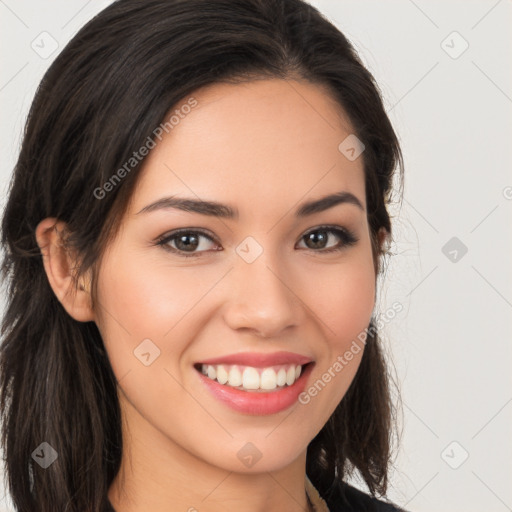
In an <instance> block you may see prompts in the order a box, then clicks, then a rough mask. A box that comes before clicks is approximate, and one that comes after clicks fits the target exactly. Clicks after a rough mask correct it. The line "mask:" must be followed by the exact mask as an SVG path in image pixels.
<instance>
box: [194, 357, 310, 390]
mask: <svg viewBox="0 0 512 512" xmlns="http://www.w3.org/2000/svg"><path fill="white" fill-rule="evenodd" d="M301 372H302V366H301V365H296V364H292V365H278V366H272V367H269V368H253V367H252V366H241V365H225V364H224V365H223V364H219V365H206V364H203V365H202V366H201V373H202V374H203V375H206V376H207V377H208V378H210V379H212V380H217V381H218V382H219V384H224V385H226V384H227V385H228V386H231V387H235V388H242V389H246V390H250V391H255V390H273V389H276V388H278V387H280V388H282V387H284V386H285V385H287V386H291V385H292V384H293V383H294V382H295V381H296V380H297V379H298V378H299V377H300V375H301Z"/></svg>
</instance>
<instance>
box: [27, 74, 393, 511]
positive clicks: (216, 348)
mask: <svg viewBox="0 0 512 512" xmlns="http://www.w3.org/2000/svg"><path fill="white" fill-rule="evenodd" d="M194 98H196V100H197V101H198V106H196V107H195V108H194V109H192V111H191V112H190V113H189V114H187V116H186V117H185V118H184V119H182V120H181V121H180V122H179V124H178V125H176V126H175V127H174V128H173V130H172V131H171V132H170V133H169V134H165V135H164V137H163V139H162V141H161V142H158V144H157V146H156V147H155V148H154V149H152V150H151V152H150V154H149V155H148V157H147V158H146V160H145V161H144V164H143V169H142V171H141V175H140V178H139V181H138V183H137V186H136V188H135V192H134V194H133V196H132V199H131V202H130V205H129V208H128V211H127V212H126V214H125V216H124V217H123V219H122V223H121V229H120V231H119V233H118V235H117V237H116V238H115V240H114V241H113V242H111V243H110V244H109V245H108V247H107V249H106V251H105V253H104V254H103V257H102V259H101V262H100V266H99V271H98V274H97V279H98V288H97V290H98V295H97V306H96V307H95V308H94V309H93V308H92V307H91V305H90V301H89V296H88V295H87V294H88V292H89V289H90V285H89V284H87V285H86V287H85V290H83V291H82V290H78V291H71V290H70V289H69V287H70V283H71V277H70V270H69V269H70V268H71V266H72V262H73V255H70V254H64V253H63V249H62V248H60V247H59V245H58V236H59V229H60V228H63V227H64V225H63V224H62V223H61V222H60V221H59V222H58V221H57V219H55V218H48V219H45V220H44V221H42V222H41V223H40V224H39V226H38V228H37V231H36V236H37V239H38V243H39V245H40V247H41V249H42V252H43V255H44V264H45V269H46V272H47V274H48V278H49V281H50V284H51V286H52V288H53V289H54V291H55V293H56V295H57V297H58V298H59V300H60V301H61V302H62V304H63V306H64V307H65V308H66V310H67V311H68V313H69V314H70V315H71V316H72V317H73V318H75V319H77V320H79V321H94V322H96V324H97V326H98V329H99V331H100V333H101V336H102V338H103V340H104V343H105V347H106V350H107V353H108V356H109V359H110V362H111V365H112V368H113V371H114V374H115V376H116V378H117V380H118V390H119V393H118V394H119V400H120V405H121V411H122V415H123V458H122V463H121V471H120V473H119V474H118V476H117V477H116V479H115V480H114V482H113V483H112V485H111V487H110V489H109V498H110V501H111V502H112V504H113V505H114V507H115V508H116V510H117V511H118V512H142V511H144V512H146V511H147V510H151V511H152V512H163V511H165V512H174V511H176V512H177V511H180V512H185V511H188V510H190V511H191V510H194V509H196V510H197V511H199V512H201V511H206V510H207V511H209V512H220V511H226V510H235V509H237V508H242V509H243V510H244V511H246V512H256V511H258V512H262V511H278V510H279V511H281V510H287V511H304V510H308V508H307V502H306V494H305V490H304V478H305V463H306V449H307V446H308V443H309V442H310V441H311V440H312V439H313V438H314V437H315V435H316V434H317V433H318V432H319V431H320V429H321V428H322V427H323V426H324V424H325V423H326V421H327V420H328V418H329V416H330V415H331V414H332V412H333V411H334V409H335V408H336V406H337V405H338V404H339V402H340V401H341V399H342V397H343V396H344V394H345V392H346V391H347V389H348V387H349V385H350V383H351V381H352V380H353V378H354V376H355V373H356V370H357V368H358V366H359V363H360V360H361V357H362V354H363V350H361V351H360V352H359V353H358V354H355V355H354V357H353V359H352V360H351V361H350V363H349V364H347V365H346V366H345V367H344V368H343V371H341V372H339V373H338V374H337V375H336V377H335V378H333V379H332V381H331V382H330V383H329V384H327V385H326V386H325V388H324V389H323V390H322V391H321V392H319V393H318V394H317V395H316V396H315V397H313V398H311V400H310V401H309V403H307V404H301V403H299V402H296V403H295V404H293V405H292V406H291V407H290V408H288V409H286V410H284V411H281V412H278V413H275V414H267V415H254V414H245V413H241V412H238V411H235V410H233V409H231V408H229V407H227V406H226V405H225V404H224V403H222V402H220V401H219V400H217V399H216V398H215V397H213V396H212V395H211V393H210V392H209V391H208V390H207V389H206V388H205V386H204V384H203V382H202V381H201V378H200V375H199V373H198V371H197V370H196V369H195V368H194V367H193V365H194V364H195V363H197V362H198V361H202V360H206V359H210V358H213V357H218V356H223V355H228V354H233V353H239V352H260V353H274V352H276V351H290V352H295V353H298V354H302V355H306V356H308V357H310V358H311V359H312V360H314V361H315V365H314V367H313V371H312V373H311V375H310V376H309V378H308V382H307V384H306V388H305V389H306V390H307V389H308V388H309V387H310V386H311V385H312V384H313V383H314V382H315V381H317V379H320V378H321V376H322V374H323V373H324V372H326V371H327V370H328V368H329V367H332V365H333V363H334V362H335V361H336V359H337V357H338V356H342V355H343V354H344V353H345V352H346V351H347V350H348V349H349V347H350V345H351V343H352V341H353V340H355V339H357V337H358V336H359V335H360V333H361V332H363V331H364V330H365V328H367V327H368V325H369V322H370V319H371V315H372V311H373V308H374V303H375V278H376V276H375V270H374V261H373V258H372V251H371V243H370V232H369V226H368V222H367V217H366V200H365V182H364V171H363V160H362V157H360V158H357V159H356V160H354V161H350V160H348V159H347V158H346V157H345V156H344V155H343V154H342V153H341V152H340V151H339V150H338V146H339V144H340V142H341V141H343V140H344V139H345V138H346V137H347V136H348V135H349V134H351V133H353V129H352V128H351V126H350V123H349V121H348V118H347V117H346V115H345V114H344V113H343V112H342V111H341V109H340V107H339V105H338V104H337V103H336V102H335V101H334V100H333V99H332V98H331V97H330V96H329V95H328V94H327V92H326V91H325V90H324V89H323V88H322V87H320V86H318V85H313V84H310V83H308V82H302V81H287V80H279V79H265V80H255V81H251V82H247V83H244V84H237V85H233V84H215V85H211V86H208V87H206V88H203V89H200V90H198V91H196V92H195V93H194ZM340 191H347V192H351V193H352V194H354V195H355V196H356V197H357V198H358V199H359V201H360V202H361V204H362V205H363V209H359V208H358V207H357V206H355V205H354V204H350V203H344V204H338V205H336V206H334V207H332V208H329V209H327V210H325V211H323V212H319V213H315V214H313V215H310V216H308V217H304V218H297V217H295V215H294V212H295V209H296V208H297V207H298V206H299V205H300V204H302V203H303V202H306V201H309V200H314V199H319V198H321V197H323V196H326V195H329V194H332V193H335V192H340ZM171 195H173V196H179V197H187V198H192V199H199V198H200V199H202V200H210V201H217V202H221V203H223V204H227V205H230V206H231V207H233V208H237V209H238V211H239V217H238V219H226V218H224V219H221V218H215V217H210V216H206V215H202V214H198V213H192V212H186V211H183V210H178V209H170V208H168V209H160V210H155V211H152V212H143V213H137V212H139V211H140V210H141V209H142V208H144V207H145V206H146V205H149V204H150V203H152V202H154V201H156V200H158V199H160V198H162V197H165V196H171ZM91 200H96V199H93V198H91ZM55 224H56V227H57V230H52V229H49V228H51V227H52V226H54V225H55ZM323 224H329V225H332V226H337V227H339V228H345V229H347V230H349V231H350V232H352V233H353V234H354V235H355V236H356V237H357V239H358V241H357V242H356V243H355V244H353V245H347V246H343V241H342V240H341V239H340V238H339V237H338V236H337V235H336V234H334V233H331V234H329V239H328V241H327V242H326V246H327V249H328V248H332V247H334V246H336V245H341V249H340V250H339V251H334V252H330V253H326V252H322V251H325V250H326V249H322V248H318V249H316V248H309V247H308V246H307V245H306V243H305V240H304V235H305V234H307V233H309V232H310V231H312V230H313V228H317V227H318V226H321V225H323ZM179 228H191V231H193V230H195V229H199V230H203V231H206V232H207V233H208V234H209V236H211V238H212V239H213V241H210V240H208V239H207V238H203V237H201V238H200V247H199V248H198V249H197V250H196V254H199V256H197V257H189V258H185V257H184V256H180V255H178V254H175V253H173V252H171V251H169V250H166V249H165V248H164V247H163V246H161V245H157V244H156V241H157V240H158V239H159V238H161V237H162V235H166V234H168V233H170V232H171V231H172V230H176V229H179ZM318 231H320V232H321V231H322V229H318ZM323 231H324V232H325V229H324V230H323ZM381 235H382V236H381V238H380V242H381V243H382V242H383V240H384V233H381ZM247 237H252V238H253V239H254V240H255V241H257V243H258V244H259V245H260V246H261V248H262V249H263V252H262V254H261V255H260V256H259V257H258V258H257V259H256V260H255V261H254V262H252V263H247V262H246V261H245V260H244V259H243V258H242V257H240V256H239V254H238V253H237V252H236V249H237V247H238V246H239V244H240V243H241V242H242V241H244V240H245V239H246V238H247ZM168 245H170V243H169V244H168ZM172 247H173V248H175V249H176V245H172ZM218 248H221V249H222V250H215V249H218ZM182 253H183V251H182ZM186 254H188V253H186ZM145 339H150V340H151V341H152V343H154V344H155V345H156V346H157V347H158V349H159V350H160V355H159V356H158V357H157V358H156V359H155V360H154V361H153V362H152V363H151V364H150V365H149V366H145V365H144V364H142V363H141V361H140V360H139V359H138V358H137V357H135V356H134V350H135V349H136V348H137V346H138V345H139V344H140V343H141V342H142V340H145ZM249 442H250V443H252V444H253V445H254V446H255V447H256V448H257V449H258V450H259V452H260V453H261V458H260V459H259V460H258V461H257V462H256V463H255V464H254V465H252V466H251V467H247V466H246V465H244V464H243V463H242V462H241V460H240V459H239V457H238V456H237V453H238V452H239V450H240V449H241V448H242V447H244V446H245V445H246V444H247V443H249ZM192 507H194V508H192Z"/></svg>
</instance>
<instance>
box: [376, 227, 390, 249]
mask: <svg viewBox="0 0 512 512" xmlns="http://www.w3.org/2000/svg"><path fill="white" fill-rule="evenodd" d="M378 236H379V250H380V251H381V252H384V244H385V243H388V242H389V239H388V238H389V233H388V231H387V229H386V228H380V229H379V233H378ZM386 250H387V248H386Z"/></svg>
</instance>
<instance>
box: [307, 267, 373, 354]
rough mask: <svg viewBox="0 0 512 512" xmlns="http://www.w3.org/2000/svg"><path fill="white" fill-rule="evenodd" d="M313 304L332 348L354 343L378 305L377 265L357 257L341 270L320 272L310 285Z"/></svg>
mask: <svg viewBox="0 0 512 512" xmlns="http://www.w3.org/2000/svg"><path fill="white" fill-rule="evenodd" d="M310 289H311V290H310V292H309V296H310V299H309V304H308V305H309V306H310V307H311V309H312V310H313V311H314V312H315V313H316V314H317V316H318V317H319V319H320V325H321V326H322V327H323V329H324V332H325V335H326V338H327V339H328V340H329V342H330V345H331V348H332V349H336V350H337V351H339V350H342V349H344V347H345V346H346V345H347V344H348V345H350V343H351V341H352V340H353V339H356V338H357V336H358V335H359V334H360V332H361V331H364V329H366V328H367V327H368V324H369V322H370V319H371V315H372V312H373V308H374V304H375V273H374V269H373V264H372V262H371V260H370V261H364V260H361V259H359V260H358V259H357V258H354V260H353V261H352V262H351V263H350V264H347V265H345V266H341V265H340V267H339V271H333V269H332V268H331V269H329V270H327V271H326V272H325V273H322V274H318V273H317V275H316V279H315V283H314V286H310Z"/></svg>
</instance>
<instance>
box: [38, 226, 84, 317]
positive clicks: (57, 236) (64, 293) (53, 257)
mask: <svg viewBox="0 0 512 512" xmlns="http://www.w3.org/2000/svg"><path fill="white" fill-rule="evenodd" d="M65 232H66V224H65V223H64V222H62V221H59V220H58V219H56V218H55V217H48V218H46V219H44V220H42V221H41V222H40V223H39V224H38V226H37V228H36V232H35V235H36V240H37V244H38V245H39V248H40V249H41V255H42V258H43V265H44V269H45V272H46V275H47V277H48V281H49V283H50V286H51V288H52V290H53V292H54V293H55V295H56V297H57V298H58V299H59V301H60V303H61V304H62V306H63V307H64V309H65V310H66V311H67V312H68V314H69V315H70V316H71V317H72V318H74V319H75V320H77V321H79V322H90V321H94V311H93V309H92V305H91V297H90V290H89V283H88V282H87V281H86V280H85V279H84V278H81V281H80V283H81V284H80V286H78V287H77V286H75V276H74V275H73V269H74V268H75V267H76V263H77V261H76V256H75V255H74V254H72V253H71V251H70V250H69V249H68V248H66V246H65V240H64V233H65Z"/></svg>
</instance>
